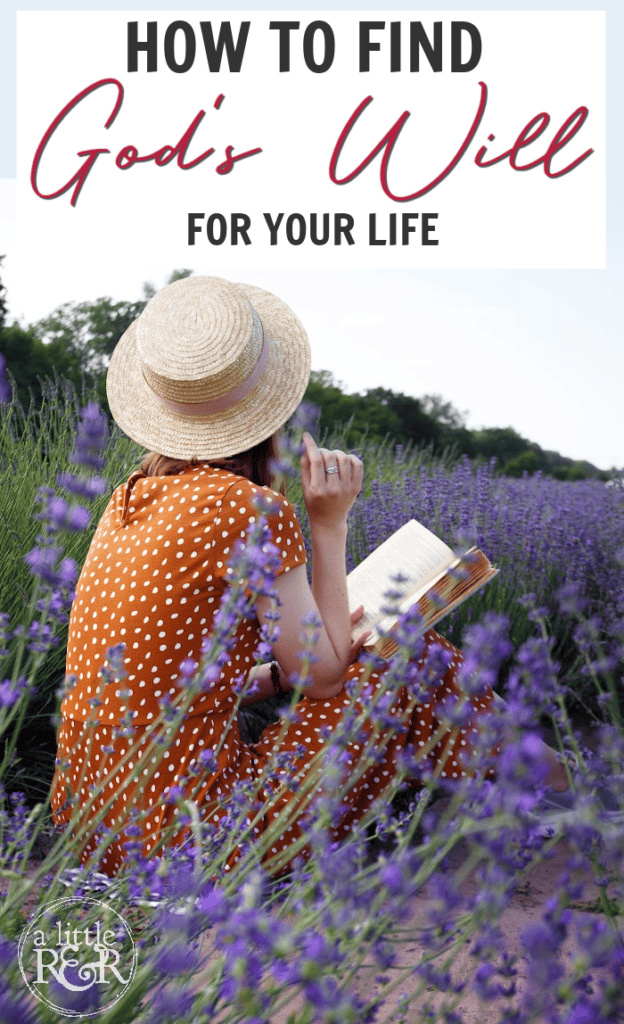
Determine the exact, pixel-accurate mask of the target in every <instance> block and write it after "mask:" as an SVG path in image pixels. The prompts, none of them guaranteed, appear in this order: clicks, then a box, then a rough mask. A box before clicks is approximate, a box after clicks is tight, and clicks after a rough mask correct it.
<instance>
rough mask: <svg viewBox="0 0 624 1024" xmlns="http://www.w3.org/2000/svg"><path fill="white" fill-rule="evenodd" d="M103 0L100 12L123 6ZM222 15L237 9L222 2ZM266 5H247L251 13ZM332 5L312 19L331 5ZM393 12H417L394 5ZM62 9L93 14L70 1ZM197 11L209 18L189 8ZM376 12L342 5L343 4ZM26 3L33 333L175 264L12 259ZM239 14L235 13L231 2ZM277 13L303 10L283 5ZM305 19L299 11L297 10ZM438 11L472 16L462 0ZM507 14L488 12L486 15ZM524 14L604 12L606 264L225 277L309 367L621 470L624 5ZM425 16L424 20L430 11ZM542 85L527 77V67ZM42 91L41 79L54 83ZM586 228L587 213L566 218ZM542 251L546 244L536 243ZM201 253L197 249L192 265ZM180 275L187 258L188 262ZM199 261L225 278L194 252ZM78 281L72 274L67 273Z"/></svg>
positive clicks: (3, 216)
mask: <svg viewBox="0 0 624 1024" xmlns="http://www.w3.org/2000/svg"><path fill="white" fill-rule="evenodd" d="M125 6H126V5H123V4H122V3H120V2H119V0H114V2H112V3H106V2H104V0H100V2H99V3H97V4H93V5H92V8H93V9H102V10H104V9H107V8H110V9H121V8H123V7H125ZM219 6H220V7H221V8H223V9H225V8H226V7H227V6H228V5H227V4H225V3H224V4H221V5H219ZM265 6H266V5H264V4H253V3H247V4H245V8H246V9H248V10H252V9H254V8H257V9H260V10H262V9H265ZM330 6H331V5H329V4H319V5H313V4H307V5H305V9H309V10H315V9H319V10H328V9H329V8H330ZM394 6H395V8H396V9H399V8H401V9H403V8H404V9H406V10H410V6H409V5H407V4H401V3H396V4H395V5H394ZM62 7H63V9H65V10H68V9H78V10H88V9H91V5H89V4H72V3H63V5H62ZM168 7H169V5H167V4H161V5H158V4H154V3H149V4H141V3H133V4H132V5H131V6H128V8H127V9H128V10H130V9H132V10H137V11H138V10H141V9H147V10H149V9H153V10H156V9H163V10H167V9H168ZM185 7H186V8H187V9H188V10H192V9H194V8H197V9H198V10H204V11H205V7H204V6H203V5H202V4H199V3H196V4H194V3H187V4H185ZM349 7H351V8H353V9H356V10H363V9H365V8H367V7H369V8H370V9H372V10H379V9H380V8H379V5H377V4H371V3H369V4H366V3H364V2H362V0H358V2H357V3H354V4H347V3H342V4H340V5H339V6H338V5H337V6H335V7H334V9H335V10H338V9H347V8H349ZM15 9H16V5H15V2H14V0H11V2H7V0H5V3H4V5H3V11H2V14H1V15H0V19H2V20H3V24H2V26H1V28H2V31H0V96H1V97H2V100H1V101H0V120H1V122H2V125H1V130H2V138H3V140H4V144H3V147H2V151H1V153H0V252H1V253H6V259H5V262H4V265H3V275H2V279H3V282H4V283H5V284H6V286H7V290H8V300H9V309H10V315H12V316H13V317H15V318H16V319H18V320H20V322H22V323H24V324H26V323H32V322H34V321H36V320H37V319H39V318H41V317H43V316H45V315H46V314H48V313H49V312H51V311H52V310H53V309H54V308H56V307H57V306H58V305H60V304H61V303H63V302H69V301H83V300H88V299H95V298H97V297H98V296H101V295H110V296H112V297H113V298H115V299H131V300H132V299H136V298H139V297H140V296H141V293H142V286H143V283H144V282H145V281H150V282H152V283H153V284H155V285H156V286H161V285H162V284H164V282H165V280H166V278H167V276H168V274H169V273H170V271H171V270H172V269H174V264H173V263H172V262H171V259H170V254H169V253H168V252H167V250H166V247H162V248H158V247H156V248H155V249H154V251H153V252H152V253H151V254H150V255H149V257H147V258H146V257H145V256H143V258H142V259H141V260H138V261H136V262H135V263H133V261H132V260H131V259H128V258H125V259H121V258H120V260H119V261H115V260H111V259H110V258H108V257H107V258H102V257H101V256H100V255H99V253H98V246H97V241H94V243H93V245H92V246H91V247H90V249H89V251H88V252H87V253H85V254H84V258H80V259H75V260H73V261H72V262H71V267H69V266H68V264H67V263H65V264H64V261H63V260H62V259H59V258H58V252H56V251H55V246H54V240H53V239H49V238H47V237H42V238H39V239H38V238H37V233H36V231H35V232H33V231H31V232H30V234H29V237H28V241H27V243H26V252H27V253H29V254H30V259H28V260H25V259H24V257H22V259H21V261H18V260H17V259H16V258H12V254H14V253H15V251H16V248H17V240H18V238H19V239H20V240H21V242H22V251H23V249H24V239H23V236H21V235H20V223H19V222H18V218H17V214H16V184H15V175H16V159H15V138H16V128H17V130H19V129H20V126H19V125H17V126H16V115H15V100H16V89H15V75H16V67H15V16H14V11H15ZM27 9H28V10H33V9H41V10H44V9H45V10H54V9H55V5H54V4H52V3H42V2H39V3H34V4H33V3H29V4H28V7H27ZM232 9H237V8H232ZM271 9H275V10H277V9H284V10H289V9H294V8H293V7H291V5H286V4H271ZM296 9H303V8H302V7H299V6H298V5H297V7H296ZM429 9H430V10H444V11H446V10H449V9H454V10H457V11H459V10H461V11H463V12H467V11H472V12H473V13H474V10H475V8H472V7H470V6H469V5H468V4H465V3H458V2H457V3H455V4H453V5H452V8H451V6H450V5H449V6H448V7H447V6H446V5H442V4H437V5H436V4H430V5H429ZM488 9H492V10H503V9H505V8H504V7H503V6H502V5H500V4H488V3H480V4H479V7H478V10H488ZM513 9H527V10H534V9H539V10H557V9H559V10H568V9H569V10H572V9H578V10H584V9H598V10H606V12H607V80H606V81H607V245H606V269H594V270H565V269H549V270H475V269H436V270H423V269H421V270H400V269H392V270H389V269H384V270H382V269H374V268H369V269H358V270H352V269H349V270H347V269H331V270H330V269H323V268H322V267H318V268H315V269H313V270H308V271H306V270H300V269H293V268H292V267H288V265H287V262H285V265H284V266H281V267H280V266H277V267H269V266H266V265H264V266H250V265H247V263H246V264H245V265H244V266H241V265H236V264H235V263H234V264H233V261H232V257H231V256H230V257H229V258H228V257H224V262H223V266H222V267H220V268H219V273H221V274H222V276H224V277H227V278H230V279H232V280H243V281H247V282H249V283H253V284H257V285H260V286H261V287H265V288H267V289H269V290H271V291H273V292H275V293H277V294H278V295H280V297H281V298H283V299H284V300H285V301H286V302H288V303H289V305H291V307H292V308H293V309H294V310H295V312H296V313H297V314H298V316H299V317H300V318H301V320H302V321H303V323H304V324H305V326H306V328H307V330H308V334H309V336H310V340H311V344H312V364H313V367H314V368H316V369H328V370H330V371H332V372H333V374H334V375H335V377H336V378H337V379H338V380H339V381H342V382H343V385H344V386H345V389H346V390H349V391H362V390H365V389H366V388H373V387H377V386H382V387H387V388H391V389H393V390H395V391H401V392H404V393H406V394H412V395H420V394H427V393H440V394H442V395H443V396H444V398H445V399H448V400H450V401H451V402H452V403H453V404H454V405H455V406H456V407H457V408H458V409H460V410H462V411H466V412H467V414H468V416H467V422H468V426H469V427H471V428H477V427H480V426H501V427H502V426H513V427H514V428H515V429H516V430H517V431H518V432H519V433H520V434H522V435H523V436H525V437H527V438H529V439H531V440H533V441H537V442H538V443H539V444H540V445H541V446H542V447H543V448H545V449H548V450H558V451H560V452H561V453H562V454H564V455H567V456H570V457H572V458H576V459H587V460H589V461H590V462H593V463H594V464H595V465H597V466H599V467H600V468H603V469H607V468H610V467H611V466H619V467H622V466H624V431H623V430H622V428H621V425H620V419H621V408H622V390H623V389H622V384H623V383H624V346H623V344H622V327H621V322H622V317H621V311H620V298H621V292H622V264H623V260H622V245H623V243H622V237H623V233H622V227H623V224H622V221H623V216H622V214H623V209H624V201H623V200H622V197H621V190H620V189H619V187H618V184H619V177H620V175H619V174H618V168H619V167H621V164H622V156H623V153H622V146H623V144H622V141H621V136H620V133H619V131H618V126H619V124H621V116H622V97H623V96H624V82H623V72H622V62H621V60H620V59H619V55H618V53H617V49H616V48H617V46H618V39H619V38H621V35H622V29H623V28H624V16H623V14H622V10H621V6H620V5H619V4H618V3H616V2H612V0H609V2H607V3H603V4H601V5H599V6H598V5H594V4H591V3H586V4H578V5H577V4H572V3H567V4H558V3H555V2H553V0H551V2H550V3H548V4H539V3H537V2H534V3H528V4H527V3H521V2H519V0H518V2H516V3H514V4H513ZM422 13H423V12H422V11H420V10H419V12H418V16H419V17H420V16H422ZM527 74H529V75H530V69H528V70H527ZM43 84H44V83H41V85H43ZM569 215H570V217H571V218H574V219H576V220H577V222H578V224H579V230H581V228H582V223H583V217H584V216H586V211H584V209H583V208H582V207H580V208H579V207H575V208H574V209H571V210H570V211H569ZM536 244H537V243H536ZM194 254H195V250H194V251H193V256H194ZM178 265H179V264H178ZM186 265H187V266H188V267H191V268H192V269H193V270H194V271H196V272H199V273H215V267H214V265H213V264H211V263H209V262H208V260H207V259H206V257H205V255H203V254H202V253H201V250H198V258H195V259H189V260H188V261H187V262H186ZM69 271H70V272H69Z"/></svg>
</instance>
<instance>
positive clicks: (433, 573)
mask: <svg viewBox="0 0 624 1024" xmlns="http://www.w3.org/2000/svg"><path fill="white" fill-rule="evenodd" d="M454 561H455V554H454V552H453V551H452V550H451V549H450V548H449V547H447V545H446V544H445V543H444V542H443V541H441V540H440V539H439V537H436V535H435V534H434V533H431V531H430V530H428V529H427V528H426V527H425V526H423V525H422V524H421V523H419V522H417V521H416V520H415V519H411V520H410V521H409V523H405V525H404V526H402V527H401V528H400V529H399V530H397V531H396V533H393V534H392V536H391V537H389V538H388V540H386V541H384V542H383V544H380V545H379V547H378V548H376V549H375V551H373V552H372V553H371V554H370V555H369V556H368V558H365V559H364V561H363V562H360V564H359V565H357V566H356V567H355V569H354V570H353V572H350V573H349V575H348V577H347V589H348V592H349V607H350V608H351V609H352V610H353V609H354V608H357V606H358V605H360V604H363V605H364V612H365V615H364V617H363V618H362V619H360V621H359V622H358V623H357V627H356V628H357V631H358V632H361V630H362V629H366V628H367V627H370V625H371V624H372V623H373V622H376V621H377V620H378V619H379V618H380V617H381V615H382V613H381V608H382V607H383V606H384V605H385V604H386V601H385V598H384V595H385V594H386V593H387V592H388V591H389V590H392V589H393V584H392V581H391V577H392V576H396V575H397V574H398V573H401V574H402V575H403V576H406V577H408V582H407V583H405V584H402V585H401V589H402V590H403V592H404V593H405V594H406V595H407V594H409V593H413V591H415V590H416V589H421V588H425V589H426V588H427V585H428V584H429V583H430V582H431V580H434V579H435V578H436V577H437V576H439V575H440V574H441V573H443V572H444V570H445V569H446V568H447V567H448V566H449V565H450V564H451V563H452V562H454Z"/></svg>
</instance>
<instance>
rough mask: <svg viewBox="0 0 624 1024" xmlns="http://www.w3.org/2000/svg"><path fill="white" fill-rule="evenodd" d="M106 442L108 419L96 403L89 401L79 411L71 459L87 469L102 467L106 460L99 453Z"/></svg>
mask: <svg viewBox="0 0 624 1024" xmlns="http://www.w3.org/2000/svg"><path fill="white" fill-rule="evenodd" d="M107 444H108V420H107V418H106V416H105V414H104V413H103V412H102V410H101V409H100V407H99V406H98V405H97V403H95V402H89V404H88V405H86V406H85V408H84V409H82V410H81V412H80V421H79V423H78V429H77V431H76V446H75V449H74V453H73V455H72V456H71V461H72V462H74V463H76V464H77V465H79V466H85V467H87V468H88V469H103V467H104V465H105V462H106V460H105V458H104V456H103V455H101V454H100V453H101V451H102V450H103V449H104V448H105V447H106V445H107Z"/></svg>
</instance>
